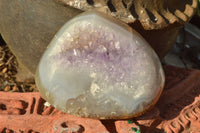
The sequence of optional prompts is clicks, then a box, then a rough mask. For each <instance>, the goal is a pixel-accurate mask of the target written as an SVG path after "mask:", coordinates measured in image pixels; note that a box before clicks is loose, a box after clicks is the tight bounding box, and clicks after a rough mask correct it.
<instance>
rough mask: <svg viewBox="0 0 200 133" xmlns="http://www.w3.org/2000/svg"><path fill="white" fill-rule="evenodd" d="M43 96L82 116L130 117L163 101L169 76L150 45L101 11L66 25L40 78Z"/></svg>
mask: <svg viewBox="0 0 200 133" xmlns="http://www.w3.org/2000/svg"><path fill="white" fill-rule="evenodd" d="M36 83H37V86H38V89H39V91H40V93H41V95H42V96H43V97H44V98H45V99H46V100H47V101H48V102H49V103H50V104H52V105H53V106H54V107H55V108H58V109H60V110H62V111H63V112H66V113H69V114H73V115H76V116H80V117H90V118H99V119H115V118H129V117H133V116H136V115H139V114H141V113H142V112H144V111H145V110H147V109H148V108H149V107H150V106H152V105H153V104H155V102H156V101H157V100H158V98H159V96H160V94H161V92H162V89H163V86H164V73H163V70H162V67H161V64H160V61H159V59H158V57H157V55H156V54H155V52H154V51H153V49H152V48H151V47H150V46H149V45H148V44H147V42H146V41H145V40H144V39H143V38H142V37H141V36H140V35H138V33H136V32H135V31H132V29H131V28H130V27H129V26H127V25H126V24H124V23H122V22H120V21H118V20H116V19H113V18H111V17H109V16H105V15H103V14H101V13H98V12H88V13H83V14H82V15H79V16H77V17H75V18H74V19H72V20H70V21H69V22H67V23H66V24H65V25H64V26H63V27H62V28H61V29H60V31H59V32H58V33H57V34H56V35H55V37H54V39H53V40H52V41H51V43H50V45H49V46H48V48H47V50H46V52H45V53H44V55H43V57H42V59H41V61H40V64H39V67H38V70H37V74H36Z"/></svg>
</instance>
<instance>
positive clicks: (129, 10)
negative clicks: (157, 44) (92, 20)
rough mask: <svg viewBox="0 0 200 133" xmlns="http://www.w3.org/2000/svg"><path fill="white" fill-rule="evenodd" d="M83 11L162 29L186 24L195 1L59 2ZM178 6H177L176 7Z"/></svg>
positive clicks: (115, 0)
mask: <svg viewBox="0 0 200 133" xmlns="http://www.w3.org/2000/svg"><path fill="white" fill-rule="evenodd" d="M60 1H62V2H63V3H65V4H67V5H69V6H72V7H74V8H78V9H81V10H83V11H87V10H91V9H94V8H99V9H98V10H100V11H102V12H105V13H107V14H110V15H112V16H113V17H116V18H118V19H120V20H122V21H124V22H126V23H134V22H135V21H136V20H139V21H140V23H141V24H142V26H143V27H144V29H146V30H152V29H162V28H165V27H167V26H168V24H175V23H178V24H180V25H182V24H185V23H187V22H188V21H189V20H190V18H191V16H192V15H193V14H194V13H195V9H196V8H197V6H198V3H197V0H191V1H187V0H184V1H178V0H176V1H174V0H162V1H160V0H149V1H148V2H147V1H141V0H60ZM177 5H179V6H177Z"/></svg>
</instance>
